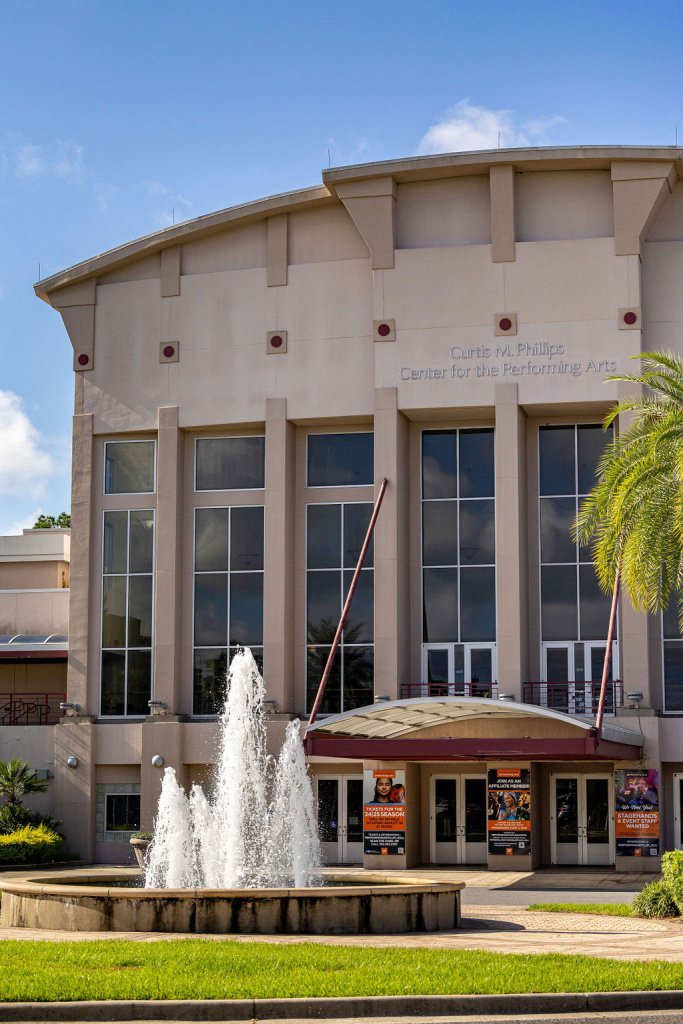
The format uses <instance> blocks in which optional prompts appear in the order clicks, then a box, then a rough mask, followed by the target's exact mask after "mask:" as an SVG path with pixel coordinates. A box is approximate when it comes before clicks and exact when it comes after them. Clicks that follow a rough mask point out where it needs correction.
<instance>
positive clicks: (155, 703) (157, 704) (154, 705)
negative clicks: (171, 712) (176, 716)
mask: <svg viewBox="0 0 683 1024" xmlns="http://www.w3.org/2000/svg"><path fill="white" fill-rule="evenodd" d="M147 707H148V708H149V709H150V711H151V713H152V714H154V712H155V711H165V710H166V707H167V704H166V701H165V700H148V701H147Z"/></svg>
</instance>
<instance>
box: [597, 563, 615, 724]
mask: <svg viewBox="0 0 683 1024" xmlns="http://www.w3.org/2000/svg"><path fill="white" fill-rule="evenodd" d="M620 583H621V566H620V565H617V572H616V575H615V577H614V590H613V591H612V607H611V608H610V613H609V629H608V630H607V647H606V648H605V660H604V662H603V665H602V682H601V683H600V698H599V700H598V713H597V715H596V716H595V729H596V732H597V734H598V739H599V738H600V735H601V734H602V720H603V718H604V715H605V696H606V694H607V677H608V676H609V666H610V660H611V658H612V642H613V640H614V627H615V625H616V621H617V602H618V600H619V585H620Z"/></svg>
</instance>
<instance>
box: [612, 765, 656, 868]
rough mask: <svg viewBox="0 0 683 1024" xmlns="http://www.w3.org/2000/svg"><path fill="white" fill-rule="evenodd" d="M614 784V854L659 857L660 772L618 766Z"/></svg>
mask: <svg viewBox="0 0 683 1024" xmlns="http://www.w3.org/2000/svg"><path fill="white" fill-rule="evenodd" d="M614 783H615V786H616V815H615V832H616V841H617V856H619V857H657V856H659V772H658V771H656V770H655V769H650V770H648V769H647V768H643V769H641V768H637V769H635V770H633V771H632V770H630V769H628V768H626V769H622V768H620V769H618V770H617V771H616V772H615V773H614Z"/></svg>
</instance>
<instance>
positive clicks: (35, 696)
mask: <svg viewBox="0 0 683 1024" xmlns="http://www.w3.org/2000/svg"><path fill="white" fill-rule="evenodd" d="M65 700H66V694H65V693H0V726H2V725H55V724H56V723H57V722H58V721H59V720H60V718H62V716H63V714H64V712H63V711H60V710H59V705H60V704H61V703H62V702H63V701H65Z"/></svg>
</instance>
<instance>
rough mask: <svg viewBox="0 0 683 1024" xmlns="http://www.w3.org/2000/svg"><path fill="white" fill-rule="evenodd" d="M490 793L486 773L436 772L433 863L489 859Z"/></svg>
mask: <svg viewBox="0 0 683 1024" xmlns="http://www.w3.org/2000/svg"><path fill="white" fill-rule="evenodd" d="M486 796H487V791H486V777H485V776H483V775H435V776H432V780H431V803H430V806H431V813H430V826H431V862H432V864H485V863H486Z"/></svg>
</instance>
